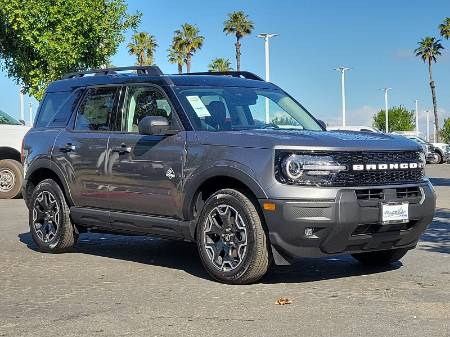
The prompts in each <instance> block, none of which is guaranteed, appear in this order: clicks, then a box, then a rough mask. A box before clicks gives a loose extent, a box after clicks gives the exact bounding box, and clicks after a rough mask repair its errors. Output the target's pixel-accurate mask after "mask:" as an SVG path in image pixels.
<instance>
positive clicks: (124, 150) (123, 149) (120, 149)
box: [112, 144, 131, 154]
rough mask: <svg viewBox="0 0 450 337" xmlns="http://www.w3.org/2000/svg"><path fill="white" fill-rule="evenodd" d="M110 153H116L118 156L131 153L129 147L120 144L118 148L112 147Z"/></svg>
mask: <svg viewBox="0 0 450 337" xmlns="http://www.w3.org/2000/svg"><path fill="white" fill-rule="evenodd" d="M112 152H117V153H119V154H125V153H131V147H130V146H127V145H126V144H122V145H120V146H115V147H113V148H112Z"/></svg>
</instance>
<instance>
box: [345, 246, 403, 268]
mask: <svg viewBox="0 0 450 337" xmlns="http://www.w3.org/2000/svg"><path fill="white" fill-rule="evenodd" d="M407 252H408V249H405V248H400V249H391V250H382V251H378V252H367V253H357V254H352V256H353V258H354V259H356V260H358V261H359V262H361V263H362V264H365V265H367V266H388V265H390V264H392V263H394V262H397V261H398V260H400V259H401V258H402V257H403V256H405V254H406V253H407Z"/></svg>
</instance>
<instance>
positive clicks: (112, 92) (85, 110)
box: [75, 87, 118, 131]
mask: <svg viewBox="0 0 450 337" xmlns="http://www.w3.org/2000/svg"><path fill="white" fill-rule="evenodd" d="M117 93H118V87H100V88H90V89H88V91H87V93H86V95H85V96H84V98H83V100H82V102H81V103H80V105H79V108H78V113H77V120H76V123H75V130H83V131H108V130H109V121H110V120H111V115H112V113H113V111H114V107H115V105H116V98H117Z"/></svg>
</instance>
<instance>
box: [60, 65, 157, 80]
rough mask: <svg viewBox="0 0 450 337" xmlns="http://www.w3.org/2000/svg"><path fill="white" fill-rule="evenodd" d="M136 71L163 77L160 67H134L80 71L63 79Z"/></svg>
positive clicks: (141, 73)
mask: <svg viewBox="0 0 450 337" xmlns="http://www.w3.org/2000/svg"><path fill="white" fill-rule="evenodd" d="M127 70H135V71H136V73H137V74H138V75H150V76H161V75H163V73H162V71H161V69H159V67H158V66H134V67H117V68H104V69H91V70H86V71H79V72H75V73H69V74H65V75H64V76H63V77H62V78H63V79H66V78H74V77H83V76H85V75H91V74H93V75H112V74H117V73H118V72H121V71H127Z"/></svg>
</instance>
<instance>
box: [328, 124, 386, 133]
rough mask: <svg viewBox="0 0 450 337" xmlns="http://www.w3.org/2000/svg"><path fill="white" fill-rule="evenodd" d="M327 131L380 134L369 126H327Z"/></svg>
mask: <svg viewBox="0 0 450 337" xmlns="http://www.w3.org/2000/svg"><path fill="white" fill-rule="evenodd" d="M327 130H329V131H334V130H345V131H362V132H380V130H377V129H375V128H373V127H371V126H364V125H347V126H328V127H327Z"/></svg>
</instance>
